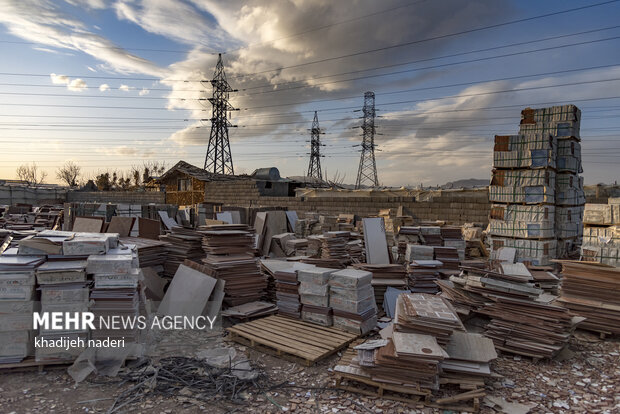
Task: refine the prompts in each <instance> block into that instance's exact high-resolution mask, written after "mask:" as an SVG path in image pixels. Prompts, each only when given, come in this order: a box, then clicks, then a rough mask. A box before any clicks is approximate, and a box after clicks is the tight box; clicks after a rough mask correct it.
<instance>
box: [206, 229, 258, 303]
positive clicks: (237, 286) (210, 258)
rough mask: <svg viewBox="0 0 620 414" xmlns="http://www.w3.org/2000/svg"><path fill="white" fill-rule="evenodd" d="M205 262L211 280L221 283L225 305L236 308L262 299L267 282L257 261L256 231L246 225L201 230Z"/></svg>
mask: <svg viewBox="0 0 620 414" xmlns="http://www.w3.org/2000/svg"><path fill="white" fill-rule="evenodd" d="M201 234H202V235H203V236H204V238H203V239H202V247H203V249H204V252H206V253H207V258H206V259H203V260H202V261H203V263H204V264H205V266H206V270H207V271H208V274H209V276H212V277H215V278H216V279H222V280H224V281H225V282H226V284H225V285H224V292H225V296H224V302H225V303H226V304H227V305H229V306H237V305H241V304H244V303H248V302H253V301H256V300H258V299H260V298H261V296H262V295H263V294H264V292H265V288H266V287H267V278H266V277H265V276H264V275H263V274H262V273H261V272H260V269H259V265H258V259H257V258H256V257H255V255H254V253H255V248H254V229H253V228H251V227H248V226H247V225H244V224H231V225H213V226H206V227H205V229H204V230H201Z"/></svg>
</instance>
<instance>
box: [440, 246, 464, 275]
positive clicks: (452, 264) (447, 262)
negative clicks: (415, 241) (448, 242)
mask: <svg viewBox="0 0 620 414" xmlns="http://www.w3.org/2000/svg"><path fill="white" fill-rule="evenodd" d="M434 253H435V260H439V261H440V262H441V263H442V264H443V269H444V270H448V271H449V270H459V264H460V259H459V257H460V256H459V252H458V250H457V249H456V247H439V246H438V247H435V249H434Z"/></svg>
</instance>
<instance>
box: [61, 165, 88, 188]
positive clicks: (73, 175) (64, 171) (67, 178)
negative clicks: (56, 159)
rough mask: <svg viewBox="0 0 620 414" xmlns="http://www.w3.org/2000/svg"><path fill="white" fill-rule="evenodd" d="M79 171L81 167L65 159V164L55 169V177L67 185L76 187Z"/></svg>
mask: <svg viewBox="0 0 620 414" xmlns="http://www.w3.org/2000/svg"><path fill="white" fill-rule="evenodd" d="M81 171H82V167H80V166H79V165H77V164H75V163H74V162H73V161H67V162H66V163H65V165H63V166H62V167H60V168H59V169H58V170H56V178H58V179H59V180H61V181H62V182H63V183H66V184H67V185H68V186H69V187H77V186H78V185H79V184H78V179H79V177H80V173H81Z"/></svg>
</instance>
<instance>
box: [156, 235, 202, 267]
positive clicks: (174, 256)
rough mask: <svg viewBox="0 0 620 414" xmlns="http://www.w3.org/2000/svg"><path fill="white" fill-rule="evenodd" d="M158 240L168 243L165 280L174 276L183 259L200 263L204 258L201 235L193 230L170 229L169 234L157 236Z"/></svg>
mask: <svg viewBox="0 0 620 414" xmlns="http://www.w3.org/2000/svg"><path fill="white" fill-rule="evenodd" d="M159 240H161V241H164V242H166V243H168V245H167V246H166V251H167V258H166V262H165V264H164V276H165V277H167V278H172V277H173V276H174V274H175V273H176V271H177V269H178V268H179V266H180V265H181V264H182V263H183V261H184V260H185V259H189V260H193V261H200V260H201V259H202V258H203V257H204V251H203V250H202V234H201V233H200V232H198V231H196V230H194V229H191V228H185V227H172V228H171V229H170V233H168V234H166V235H163V236H159Z"/></svg>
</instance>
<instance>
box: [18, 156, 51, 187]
mask: <svg viewBox="0 0 620 414" xmlns="http://www.w3.org/2000/svg"><path fill="white" fill-rule="evenodd" d="M15 174H17V178H19V179H20V180H23V181H26V182H28V184H30V185H39V184H43V181H44V180H45V177H47V173H46V172H45V171H43V170H41V169H39V167H38V166H37V164H36V163H34V162H33V163H32V165H28V164H22V165H20V166H19V167H17V170H16V171H15Z"/></svg>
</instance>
